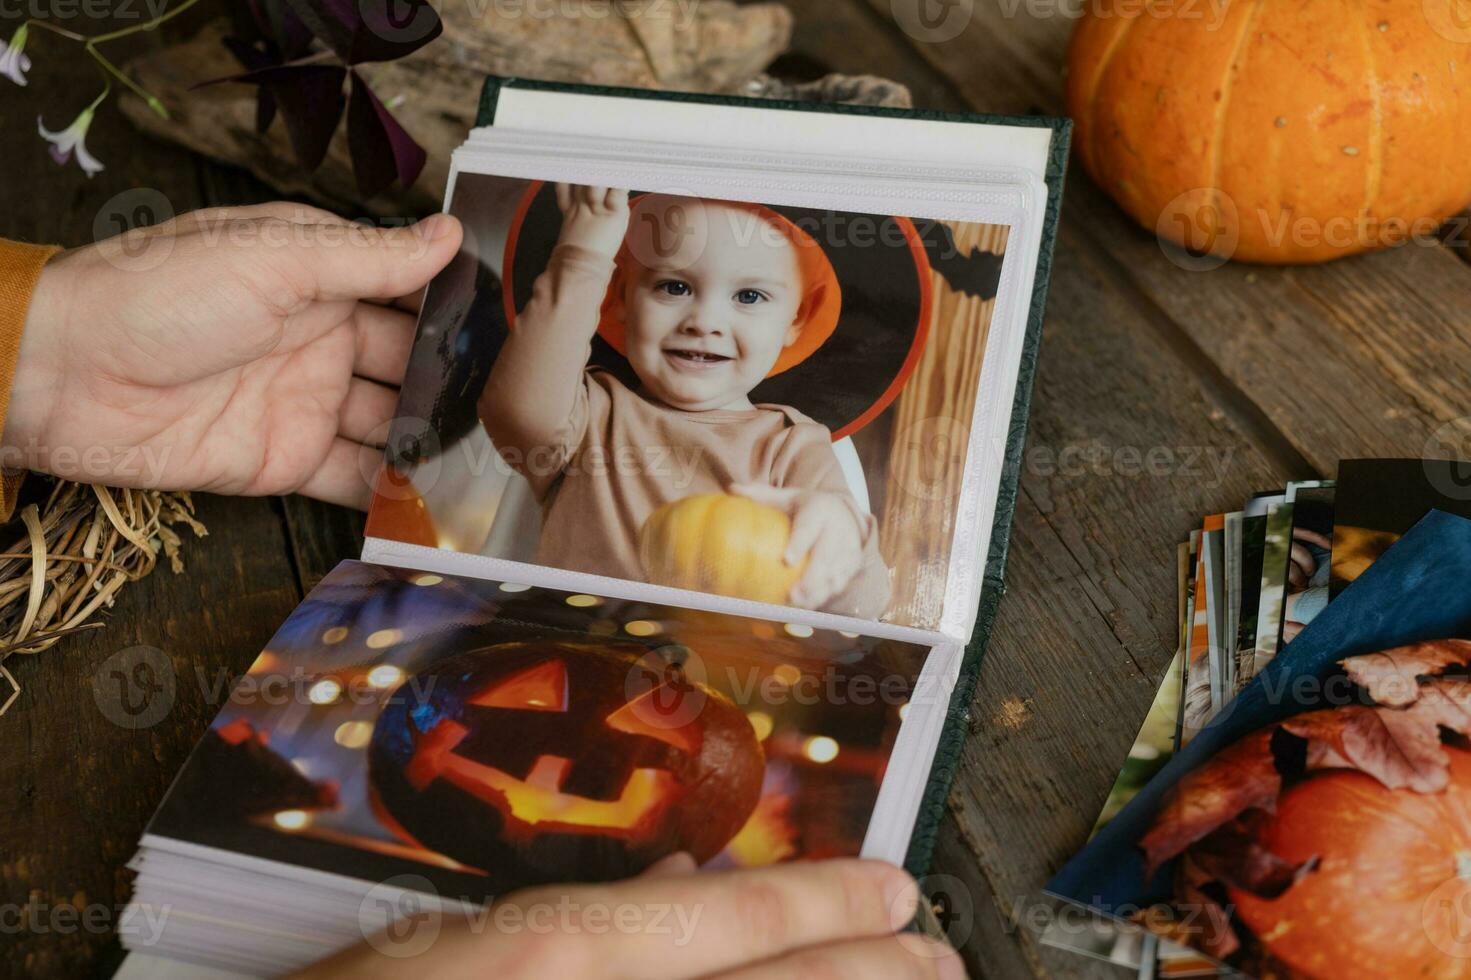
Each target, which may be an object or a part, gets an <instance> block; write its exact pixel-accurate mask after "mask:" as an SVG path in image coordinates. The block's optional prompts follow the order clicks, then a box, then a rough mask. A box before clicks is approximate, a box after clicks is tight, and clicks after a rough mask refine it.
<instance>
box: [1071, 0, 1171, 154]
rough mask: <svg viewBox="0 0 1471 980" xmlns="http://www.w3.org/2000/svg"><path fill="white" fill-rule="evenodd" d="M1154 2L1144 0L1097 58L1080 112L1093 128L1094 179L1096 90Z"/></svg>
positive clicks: (1098, 128) (1096, 126)
mask: <svg viewBox="0 0 1471 980" xmlns="http://www.w3.org/2000/svg"><path fill="white" fill-rule="evenodd" d="M1155 2H1156V0H1146V2H1145V4H1144V10H1143V11H1141V12H1140V14H1139V16H1138V17H1135V18H1134V19H1133V20H1131V21H1129V22H1128V23H1126V24H1125V25H1124V29H1123V30H1121V31H1119V32H1118V34H1117V35H1116V36H1115V37H1114V39H1113V42H1112V43H1111V44H1110V45H1109V46H1108V50H1107V51H1105V52H1104V53H1103V57H1102V58H1100V59H1099V60H1098V71H1097V72H1095V73H1094V75H1093V88H1092V90H1091V91H1090V92H1089V93H1088V102H1087V104H1086V105H1085V106H1084V107H1083V111H1082V113H1080V114H1082V115H1086V116H1087V117H1088V120H1089V126H1090V127H1091V128H1092V130H1093V132H1092V134H1091V135H1092V138H1091V139H1090V140H1089V142H1090V143H1091V144H1092V145H1091V146H1089V147H1088V151H1087V152H1088V156H1089V158H1090V159H1089V160H1088V164H1089V169H1090V170H1091V171H1092V172H1093V174H1094V178H1095V179H1097V178H1098V168H1097V163H1098V155H1099V152H1100V150H1099V147H1098V142H1099V139H1100V137H1099V135H1098V134H1099V131H1100V129H1101V127H1100V126H1099V125H1098V114H1097V107H1098V90H1099V89H1100V88H1102V87H1103V78H1104V76H1105V75H1107V74H1108V69H1109V67H1110V66H1111V65H1112V64H1113V58H1114V55H1115V54H1117V53H1118V50H1119V48H1121V47H1122V46H1123V44H1124V39H1125V38H1127V37H1128V36H1129V34H1130V33H1131V32H1133V30H1134V25H1135V24H1137V23H1139V22H1140V21H1141V20H1143V19H1144V18H1145V17H1148V16H1149V10H1150V8H1151V7H1153V6H1154V4H1155Z"/></svg>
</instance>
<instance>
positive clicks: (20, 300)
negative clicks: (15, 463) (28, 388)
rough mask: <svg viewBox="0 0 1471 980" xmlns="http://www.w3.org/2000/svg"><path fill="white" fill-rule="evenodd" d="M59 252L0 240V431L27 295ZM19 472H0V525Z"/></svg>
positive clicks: (12, 499)
mask: <svg viewBox="0 0 1471 980" xmlns="http://www.w3.org/2000/svg"><path fill="white" fill-rule="evenodd" d="M59 251H61V249H60V248H59V247H58V246H55V245H27V244H25V243H23V242H11V241H6V240H5V239H3V238H0V431H4V429H5V413H6V411H7V410H8V409H9V408H10V388H11V384H12V382H14V380H15V367H16V362H17V361H18V360H20V337H21V334H22V333H23V332H24V331H25V328H26V313H27V312H28V311H29V310H30V307H31V293H32V292H34V291H35V288H36V280H37V279H39V278H40V277H41V267H42V266H44V265H45V264H46V261H47V260H48V259H50V258H51V256H53V255H55V254H56V253H57V252H59ZM24 476H25V472H24V471H23V470H15V471H11V470H4V471H3V472H0V521H5V520H9V519H10V514H11V512H12V511H13V510H15V498H16V494H17V492H18V491H19V490H20V481H21V479H22V478H23V477H24Z"/></svg>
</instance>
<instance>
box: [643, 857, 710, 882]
mask: <svg viewBox="0 0 1471 980" xmlns="http://www.w3.org/2000/svg"><path fill="white" fill-rule="evenodd" d="M699 867H700V865H699V863H698V862H696V861H695V856H694V855H693V854H691V853H690V852H689V851H676V852H675V853H673V854H670V855H669V856H668V857H662V858H660V859H659V860H657V861H655V862H654V863H653V864H651V865H649V866H648V867H647V868H645V869H644V870H643V871H642V872H640V873H639V877H640V878H664V877H669V876H672V875H687V874H693V873H694V872H695V871H696V870H697V869H698V868H699Z"/></svg>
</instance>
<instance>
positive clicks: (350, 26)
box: [287, 0, 444, 65]
mask: <svg viewBox="0 0 1471 980" xmlns="http://www.w3.org/2000/svg"><path fill="white" fill-rule="evenodd" d="M287 2H288V3H289V4H290V5H291V9H292V10H293V11H295V12H296V14H297V16H298V17H300V18H301V20H302V22H303V23H305V24H306V26H307V27H308V28H310V29H311V31H312V33H313V34H315V35H316V36H317V39H318V40H320V41H321V42H322V43H323V44H325V45H327V47H329V48H331V49H332V51H333V52H334V53H336V55H337V56H338V57H339V58H341V59H342V60H343V62H345V63H346V64H349V65H356V64H361V63H362V62H365V61H393V60H395V59H397V58H402V57H403V56H404V55H407V54H410V53H412V52H414V51H417V50H418V49H419V48H421V47H423V46H424V45H426V44H428V43H429V42H430V41H432V40H434V39H435V38H436V37H438V36H439V35H440V33H441V32H443V30H444V24H443V23H441V22H440V19H439V14H437V13H436V12H435V10H434V8H433V7H432V6H430V5H429V2H428V0H287Z"/></svg>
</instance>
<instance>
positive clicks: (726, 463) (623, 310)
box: [479, 184, 889, 618]
mask: <svg viewBox="0 0 1471 980" xmlns="http://www.w3.org/2000/svg"><path fill="white" fill-rule="evenodd" d="M556 193H557V203H558V206H559V208H560V209H561V212H562V216H563V218H562V231H561V235H560V237H559V239H558V242H557V246H556V248H555V250H554V251H553V252H552V258H551V262H550V263H549V264H548V266H547V268H546V271H544V272H543V273H542V274H541V276H539V277H538V278H537V281H536V285H535V287H534V288H533V293H532V300H531V303H530V304H529V305H528V306H527V307H526V308H525V309H524V310H522V311H521V312H520V314H519V316H518V317H517V318H516V325H515V328H514V329H513V330H512V331H511V334H510V337H509V338H508V339H507V341H506V343H505V346H504V347H502V349H501V354H500V357H499V358H497V359H496V363H495V367H494V368H493V369H492V370H491V373H490V378H489V379H488V380H487V382H486V385H485V390H484V391H483V392H482V394H481V396H480V401H479V412H480V421H481V423H482V424H483V425H484V426H485V430H486V432H487V433H489V435H490V438H491V440H492V441H493V442H494V443H495V446H496V448H497V450H499V451H500V453H501V456H502V458H504V459H505V460H506V461H507V462H508V463H509V464H510V465H512V466H513V467H515V468H516V470H517V472H519V473H520V474H521V475H522V476H523V477H525V478H526V479H527V481H528V482H529V483H530V484H531V487H532V490H533V492H534V493H535V494H536V498H537V501H538V503H539V504H540V505H541V507H542V511H543V522H542V531H541V541H540V543H539V545H538V547H537V551H536V560H537V562H539V563H541V564H544V565H547V566H550V567H555V568H567V569H572V570H574V571H585V572H592V573H596V574H601V575H611V576H614V577H617V578H634V579H637V578H643V577H646V576H647V577H650V578H665V577H667V578H668V579H670V581H666V582H662V583H660V584H671V585H675V584H678V585H686V584H688V585H693V586H696V587H699V586H704V587H706V588H709V587H711V586H715V585H718V581H717V580H719V579H722V578H727V577H728V578H730V579H731V580H732V582H733V583H736V582H739V580H740V578H741V577H742V576H743V575H744V574H746V573H755V572H758V571H759V569H758V568H756V567H754V566H755V564H756V563H755V562H747V563H746V564H748V565H751V566H752V567H747V568H736V569H720V570H717V569H714V568H711V569H709V570H708V571H707V572H706V573H705V574H703V575H701V574H699V573H698V572H697V573H696V575H695V578H697V579H699V581H694V582H687V581H682V580H681V579H682V578H683V576H681V575H680V574H678V573H677V572H675V573H674V574H670V575H668V576H664V575H660V574H659V570H662V569H663V568H664V567H665V566H667V565H671V564H675V563H671V562H669V561H667V560H666V556H664V555H650V556H649V562H648V566H653V567H646V565H645V562H644V560H643V558H641V557H640V552H641V551H649V550H651V549H654V548H661V547H662V548H665V549H673V548H678V547H680V545H679V544H678V543H676V542H672V541H671V542H669V543H665V544H662V545H652V544H651V545H647V546H646V547H644V548H641V547H640V536H641V534H642V533H645V529H646V526H647V525H648V522H649V520H650V518H651V517H652V516H653V515H655V514H656V513H660V512H661V511H662V510H663V509H664V508H668V507H670V506H671V505H675V504H676V503H678V502H680V501H684V500H688V499H689V498H696V497H700V496H703V495H714V496H716V497H717V499H716V500H715V501H710V502H706V504H705V507H706V509H707V510H709V511H711V513H710V515H709V517H708V519H713V520H720V519H721V517H722V516H723V515H729V516H730V517H731V518H734V519H735V520H737V521H738V522H739V521H740V518H741V517H742V516H744V515H742V513H741V512H742V511H743V510H751V509H752V507H751V505H755V506H759V507H765V508H771V509H772V510H773V511H775V512H777V513H778V514H779V515H780V516H781V517H782V518H784V519H786V520H787V521H789V522H790V532H789V533H788V535H787V542H786V547H785V548H782V549H781V553H780V555H779V556H768V558H770V557H779V559H780V563H781V564H782V565H785V566H786V568H788V569H791V570H792V571H791V572H790V573H787V572H786V570H785V569H780V568H778V569H775V574H776V576H777V577H778V578H787V577H794V578H795V579H796V581H795V583H794V584H792V585H791V587H790V589H789V593H788V596H787V599H788V600H789V601H790V603H791V604H793V605H798V606H803V607H807V608H811V609H823V610H827V611H831V612H836V613H841V614H844V615H849V616H859V617H863V618H870V617H875V616H877V615H878V614H879V613H881V612H883V610H884V607H885V605H886V604H887V603H888V598H889V570H888V568H887V567H886V566H885V565H884V560H883V557H882V556H881V555H880V553H879V547H878V522H877V521H876V520H875V519H874V517H873V516H872V515H871V514H867V513H865V512H863V511H862V510H860V509H859V507H858V505H857V504H856V503H855V501H854V499H853V495H852V494H851V493H850V492H849V491H848V488H847V485H846V483H845V482H844V479H843V475H842V472H841V469H840V467H839V464H838V459H837V456H836V455H834V453H833V449H832V433H831V432H829V431H828V429H827V428H826V427H825V426H823V425H821V424H820V423H818V422H815V421H813V420H812V419H810V418H808V417H807V416H805V415H803V414H802V413H801V412H799V411H798V410H797V409H795V408H792V407H791V406H787V405H772V404H760V405H758V404H753V403H752V401H751V399H750V394H751V391H752V389H754V388H755V387H756V386H757V385H758V384H759V383H760V382H761V381H762V380H764V379H765V378H766V376H767V375H768V374H770V373H771V372H772V371H773V370H774V369H775V368H776V367H777V364H778V361H779V360H780V359H781V358H782V356H783V355H786V354H788V352H792V351H794V350H798V349H799V347H798V345H799V344H800V343H801V341H802V340H803V339H804V335H807V338H806V339H807V344H806V345H805V347H806V348H808V349H810V348H811V347H812V346H814V343H820V339H816V338H814V337H812V336H811V334H816V335H818V336H819V337H821V336H822V335H823V334H824V333H827V334H830V333H831V332H832V329H833V327H834V326H835V325H836V320H837V317H836V313H837V307H838V290H839V287H838V283H837V279H836V276H835V275H834V273H833V270H832V266H831V265H830V264H829V262H828V260H827V258H826V257H825V256H824V255H823V253H822V249H821V248H820V247H819V246H818V245H817V243H816V242H815V241H813V240H812V239H811V238H810V237H809V236H808V235H806V234H805V233H804V232H802V231H801V230H800V229H798V228H797V227H796V226H795V225H793V224H792V223H791V222H789V221H787V220H786V219H785V218H783V217H781V216H780V215H778V214H776V213H775V212H773V211H770V210H768V209H766V208H763V207H760V206H759V205H744V204H731V203H725V202H719V201H703V200H697V199H693V198H679V197H671V196H668V195H662V194H648V195H644V196H642V197H640V198H639V199H638V200H637V202H636V203H635V204H634V205H632V206H630V203H629V200H628V192H627V191H626V190H619V189H616V188H603V187H569V186H567V185H565V184H559V185H557V188H556ZM605 297H606V302H605ZM604 321H607V322H608V323H609V326H610V328H611V329H612V330H613V331H616V332H617V333H618V334H621V341H622V343H621V347H622V351H623V353H624V354H625V356H626V357H627V358H628V361H629V363H630V364H631V365H632V367H633V371H634V373H635V374H636V375H637V377H638V386H637V387H636V388H633V389H630V388H629V387H627V386H626V385H624V384H623V382H621V381H619V380H618V379H617V378H616V377H614V376H613V375H611V374H609V373H608V372H606V371H603V370H601V369H599V368H597V367H589V366H588V363H587V360H588V355H589V354H590V351H591V347H590V345H591V342H592V338H593V335H594V333H595V332H596V331H597V329H598V326H599V323H600V322H604ZM809 332H810V333H809ZM620 446H631V447H643V448H648V447H654V446H659V447H668V448H669V449H670V451H671V454H673V453H674V452H675V451H680V453H681V455H682V458H685V459H691V460H693V461H694V467H693V471H692V472H689V473H684V474H680V473H674V472H670V473H667V474H666V473H662V472H650V471H649V470H651V469H652V468H643V471H639V472H630V471H627V470H624V469H622V468H619V467H581V468H578V467H574V466H571V465H570V464H571V463H572V462H573V461H574V460H575V459H577V458H578V457H579V456H585V455H587V454H594V453H598V452H602V453H611V452H616V451H617V449H618V448H619V447H620ZM722 496H729V497H740V498H744V501H745V502H746V503H737V502H735V501H730V502H725V501H722V500H719V499H718V498H719V497H722ZM672 519H673V520H678V519H679V518H678V516H675V517H673V518H672ZM647 533H648V534H649V535H653V534H655V533H656V531H655V530H654V529H653V528H649V530H648V531H647ZM718 537H720V535H719V534H718V533H717V534H709V533H705V534H702V535H701V538H702V539H703V540H704V541H705V543H706V544H708V545H710V546H712V547H713V548H714V549H716V550H718V551H720V552H722V553H723V552H725V551H728V550H729V549H730V548H731V547H732V546H733V545H736V544H738V543H739V542H724V541H719V540H716V539H717V538H718ZM721 557H722V556H721V555H719V554H714V553H712V554H711V555H709V556H708V557H707V560H706V561H705V562H703V564H706V565H712V566H713V565H714V564H716V563H717V562H719V561H720V559H721ZM737 563H740V559H737ZM671 571H672V569H671ZM770 571H772V570H771V569H768V572H770ZM774 598H776V597H774Z"/></svg>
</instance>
